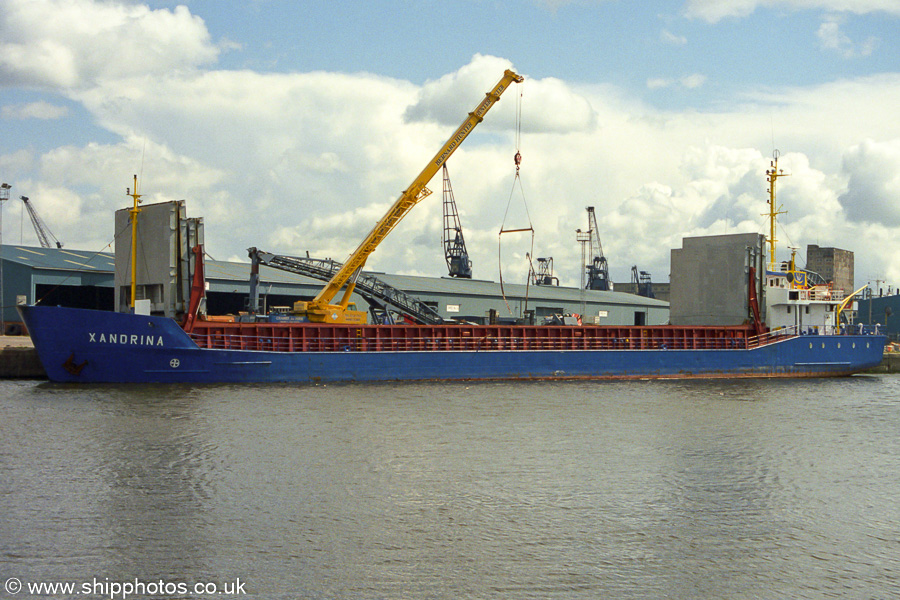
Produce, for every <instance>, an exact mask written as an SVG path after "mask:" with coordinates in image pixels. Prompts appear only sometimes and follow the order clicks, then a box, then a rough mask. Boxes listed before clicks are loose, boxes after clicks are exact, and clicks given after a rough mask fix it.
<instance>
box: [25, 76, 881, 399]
mask: <svg viewBox="0 0 900 600" xmlns="http://www.w3.org/2000/svg"><path fill="white" fill-rule="evenodd" d="M520 81H522V78H521V77H520V76H519V75H517V74H516V73H514V72H512V71H506V72H505V73H504V75H503V77H502V78H501V80H500V81H499V82H498V83H497V85H496V86H494V88H493V89H492V90H491V91H490V92H488V93H487V94H486V96H485V98H484V100H482V102H481V103H480V104H479V105H478V106H477V107H476V108H475V110H474V111H473V112H471V113H469V116H468V117H467V118H466V120H465V121H464V122H463V124H462V125H461V126H460V127H459V128H458V129H457V130H456V132H455V133H454V134H453V135H452V136H451V137H450V139H449V140H448V141H447V142H446V143H445V144H444V146H443V147H442V148H441V149H440V150H439V151H438V153H437V154H436V155H435V156H434V158H433V159H432V160H431V161H430V162H429V163H428V165H427V166H426V167H425V169H424V170H423V171H422V172H421V173H420V174H419V176H418V177H417V178H416V179H415V180H414V181H413V183H412V184H411V185H410V186H409V187H408V188H407V189H406V190H404V191H403V192H402V194H401V195H400V197H399V198H398V199H397V201H396V202H395V203H394V205H393V206H392V207H391V208H390V209H389V211H388V213H387V214H386V215H385V216H384V217H383V218H382V219H381V220H380V221H379V222H378V223H377V224H376V225H375V227H374V228H373V229H372V231H371V232H370V233H369V235H368V236H367V237H366V238H365V239H364V240H363V241H362V243H361V244H360V245H359V247H358V248H357V249H356V251H354V252H353V253H352V254H351V255H350V257H349V259H348V260H347V261H346V262H344V263H342V264H340V263H333V269H332V270H330V271H326V272H325V273H326V275H325V276H323V277H322V278H323V280H326V284H325V285H324V287H323V288H322V290H321V291H320V292H319V293H318V294H317V295H316V296H315V298H313V299H312V300H304V301H298V302H295V303H294V305H293V306H292V307H291V308H290V310H289V311H288V312H280V313H279V314H276V315H269V314H260V313H258V312H257V311H256V303H255V302H254V299H253V294H254V292H253V291H252V290H254V289H255V284H256V283H258V281H257V280H258V264H257V263H256V260H258V257H259V256H261V255H265V253H260V252H258V251H256V249H255V248H254V249H251V257H254V256H255V257H257V258H254V266H253V267H252V268H251V282H250V283H251V298H250V302H249V304H250V309H251V310H250V312H249V314H247V315H244V316H243V317H241V318H239V319H234V318H225V319H223V318H218V319H217V318H213V317H207V316H204V315H203V312H202V310H200V308H201V306H202V300H203V294H204V276H203V251H202V245H201V244H200V243H197V244H194V245H191V246H190V247H191V250H192V252H193V257H192V259H191V260H190V261H189V262H190V264H192V265H193V268H192V273H191V276H190V278H189V279H190V281H185V282H182V283H183V284H184V285H185V286H189V287H190V294H189V298H190V299H189V302H187V306H185V309H184V311H183V314H182V315H181V316H180V318H179V319H177V320H176V319H175V318H172V317H170V316H162V315H157V314H152V311H151V310H149V309H148V308H146V307H147V306H149V303H150V300H149V299H147V298H138V297H137V296H138V295H139V294H138V287H137V285H136V279H137V265H138V261H137V244H136V240H135V238H136V236H137V219H138V215H139V213H140V212H141V209H140V208H139V206H138V204H139V199H140V194H138V190H137V177H135V185H134V190H133V193H130V194H129V195H131V196H132V197H133V199H134V205H133V208H132V209H130V210H129V211H128V213H129V217H128V218H129V219H130V222H131V232H132V240H131V246H130V256H131V260H130V263H131V268H130V277H131V285H130V290H125V288H123V291H127V295H128V300H129V305H130V306H129V309H128V310H125V311H116V312H110V311H99V310H87V309H76V308H66V307H58V306H41V305H39V304H37V305H31V306H19V307H18V309H19V312H20V314H21V316H22V319H23V322H24V323H25V325H26V327H27V329H28V332H29V334H30V335H31V338H32V340H33V342H34V347H35V349H36V351H37V353H38V356H39V358H40V360H41V363H42V364H43V366H44V368H45V370H46V373H47V376H48V377H49V378H50V379H51V380H52V381H57V382H84V383H99V382H112V383H150V384H154V383H251V382H252V383H257V382H259V383H266V382H306V383H317V382H349V381H411V380H418V381H423V380H442V381H444V380H529V379H535V380H555V379H558V380H565V379H629V378H638V379H647V378H723V377H724V378H734V377H830V376H845V375H851V374H853V373H857V372H859V371H862V370H865V369H868V368H871V367H874V366H877V365H878V364H879V363H880V362H881V360H882V356H883V350H884V345H885V342H886V338H885V336H883V335H879V334H878V332H877V330H866V329H863V328H861V327H858V326H849V325H847V324H846V323H844V322H843V321H842V319H841V313H842V311H843V310H844V308H846V306H847V305H848V302H849V301H850V300H851V298H852V295H851V296H847V297H844V296H843V294H842V293H839V292H837V291H834V290H831V289H830V288H829V287H828V286H827V285H824V284H823V283H822V282H816V281H812V278H811V277H810V276H809V274H807V273H806V272H804V271H802V270H799V269H796V267H795V265H794V261H793V260H791V262H790V263H789V264H788V263H786V264H785V265H784V266H783V267H782V268H779V269H776V268H775V263H774V218H775V210H774V182H775V178H776V177H777V173H776V171H775V169H774V167H775V164H773V171H772V173H776V174H774V175H772V174H771V173H770V182H771V192H772V201H771V205H772V207H773V208H772V216H771V218H772V219H773V225H772V228H773V235H772V236H771V237H770V241H771V242H772V244H773V245H772V250H771V252H770V256H771V258H772V260H771V262H770V265H769V268H765V267H763V266H762V264H761V260H762V252H759V253H757V254H755V255H754V258H753V260H749V261H748V262H747V264H746V269H745V271H744V272H743V275H742V276H741V277H743V278H744V279H743V280H741V281H736V282H734V286H733V287H735V289H737V290H739V291H740V294H739V295H743V298H742V302H743V304H742V308H741V311H743V313H739V317H740V320H741V322H740V323H737V324H718V325H701V324H697V323H689V324H669V325H655V326H596V325H587V324H584V325H577V326H571V325H536V324H515V325H507V324H487V325H484V324H470V323H448V322H443V321H442V319H439V318H434V317H435V315H431V317H428V316H427V315H426V318H423V319H417V320H416V323H414V324H369V323H367V314H366V313H365V312H363V311H358V310H356V309H355V306H354V305H353V304H352V303H351V302H350V298H351V295H352V294H353V292H354V289H356V287H357V285H360V286H362V285H364V284H365V281H364V280H365V275H364V274H363V273H362V268H363V266H364V265H365V262H366V259H367V258H368V256H369V255H370V254H371V253H372V252H373V251H374V250H375V248H376V247H377V246H378V244H379V243H380V242H381V241H382V240H383V239H384V238H385V237H386V236H387V235H388V234H389V233H390V232H391V230H392V229H393V228H394V227H395V226H396V225H397V223H398V222H399V221H400V220H401V219H402V218H403V217H404V215H406V214H407V213H408V212H409V211H410V210H411V209H412V208H413V207H414V206H415V205H416V204H417V203H418V202H419V201H420V200H421V199H422V198H424V197H426V196H427V195H428V194H429V193H430V192H429V191H428V189H427V187H426V185H427V184H428V183H429V181H430V180H431V178H432V177H433V176H434V175H435V174H436V172H437V171H438V170H439V169H440V168H441V167H442V165H443V164H444V163H446V160H447V158H448V157H449V156H450V155H451V154H452V153H453V151H454V150H455V149H456V148H457V147H459V145H460V144H461V143H462V141H463V140H464V139H465V138H466V136H468V134H469V133H470V132H471V131H472V129H473V128H474V127H475V126H476V125H477V124H478V123H479V122H480V121H481V120H482V119H483V118H484V115H485V114H486V113H487V111H488V110H489V109H490V107H491V106H492V105H493V104H494V103H495V102H497V101H498V100H499V99H500V96H501V94H502V93H503V91H505V90H506V89H507V88H508V87H509V86H510V84H511V83H513V82H520ZM517 164H518V163H517ZM120 212H122V211H120ZM118 229H119V228H118V227H117V230H118ZM183 237H184V238H185V239H186V240H190V239H193V238H192V237H191V235H189V234H186V235H184V236H183ZM760 237H761V236H760ZM117 253H118V242H117ZM293 264H294V265H297V264H299V263H298V262H297V261H294V262H293ZM117 268H118V266H117ZM758 273H759V274H761V275H757V274H758ZM254 278H256V279H254ZM185 279H187V278H185ZM377 287H378V286H377V285H376V286H374V287H373V289H374V288H377ZM342 290H343V294H342V297H341V299H340V300H339V301H338V302H334V299H335V298H336V296H337V295H338V294H339V293H341V291H342ZM741 290H744V291H746V293H744V292H743V291H741ZM157 291H158V290H157ZM373 293H374V292H373ZM154 294H156V293H155V292H154ZM156 295H160V294H156ZM397 295H398V293H397V292H396V291H394V292H390V293H388V294H385V296H386V297H390V298H394V297H395V296H397ZM761 298H763V302H762V303H761ZM410 312H412V308H410ZM426 312H427V310H426ZM763 313H765V316H766V317H768V318H769V320H770V321H771V322H770V323H769V324H768V325H767V324H766V322H765V320H764V318H763Z"/></svg>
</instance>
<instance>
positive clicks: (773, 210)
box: [763, 149, 790, 271]
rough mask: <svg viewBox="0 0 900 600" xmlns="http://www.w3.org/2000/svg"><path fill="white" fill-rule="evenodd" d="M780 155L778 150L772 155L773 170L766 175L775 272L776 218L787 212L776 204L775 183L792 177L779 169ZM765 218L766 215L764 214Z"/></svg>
mask: <svg viewBox="0 0 900 600" xmlns="http://www.w3.org/2000/svg"><path fill="white" fill-rule="evenodd" d="M780 155H781V153H780V152H779V151H778V150H777V149H776V150H775V151H774V152H773V153H772V162H771V163H770V166H771V167H772V168H771V169H767V170H766V175H768V178H767V179H766V181H768V182H769V190H768V191H769V200H768V203H769V213H768V217H769V271H775V242H777V241H778V240H776V239H775V217H776V216H777V215H783V214H785V213H786V212H787V211H783V210H778V208H777V207H776V204H775V182H776V181H777V180H778V178H779V177H789V176H790V173H785V172H784V169H779V168H778V157H779V156H780ZM763 216H766V215H765V214H764V215H763Z"/></svg>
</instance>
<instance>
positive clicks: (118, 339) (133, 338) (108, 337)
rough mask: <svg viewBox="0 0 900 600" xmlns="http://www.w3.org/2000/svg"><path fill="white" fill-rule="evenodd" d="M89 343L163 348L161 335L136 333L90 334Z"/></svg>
mask: <svg viewBox="0 0 900 600" xmlns="http://www.w3.org/2000/svg"><path fill="white" fill-rule="evenodd" d="M88 342H90V343H91V344H127V345H129V346H163V345H164V344H163V337H162V336H161V335H138V334H135V333H132V334H127V333H100V334H99V335H98V334H97V332H96V331H89V332H88Z"/></svg>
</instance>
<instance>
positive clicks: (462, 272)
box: [441, 161, 472, 279]
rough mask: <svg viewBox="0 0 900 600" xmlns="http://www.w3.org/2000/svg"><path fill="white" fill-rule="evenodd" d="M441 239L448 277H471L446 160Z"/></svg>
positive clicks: (469, 261)
mask: <svg viewBox="0 0 900 600" xmlns="http://www.w3.org/2000/svg"><path fill="white" fill-rule="evenodd" d="M441 241H442V242H443V245H444V258H445V259H446V260H447V269H449V271H450V277H459V278H460V279H472V261H471V260H470V259H469V253H468V251H467V250H466V240H465V238H463V232H462V224H461V223H460V221H459V212H458V211H457V210H456V200H454V198H453V187H452V186H451V185H450V174H449V173H448V172H447V162H446V161H445V162H444V234H443V236H442V239H441Z"/></svg>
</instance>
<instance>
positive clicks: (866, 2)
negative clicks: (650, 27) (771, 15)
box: [684, 0, 900, 23]
mask: <svg viewBox="0 0 900 600" xmlns="http://www.w3.org/2000/svg"><path fill="white" fill-rule="evenodd" d="M757 8H787V9H791V10H809V9H816V10H825V11H829V12H849V13H855V14H866V13H872V12H886V13H889V14H893V15H900V3H898V2H896V0H687V2H685V5H684V12H685V14H686V15H687V16H689V17H692V18H698V19H703V20H705V21H708V22H710V23H716V22H718V21H720V20H722V19H725V18H728V17H736V18H741V17H746V16H748V15H751V14H753V12H754V11H755V10H756V9H757Z"/></svg>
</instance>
